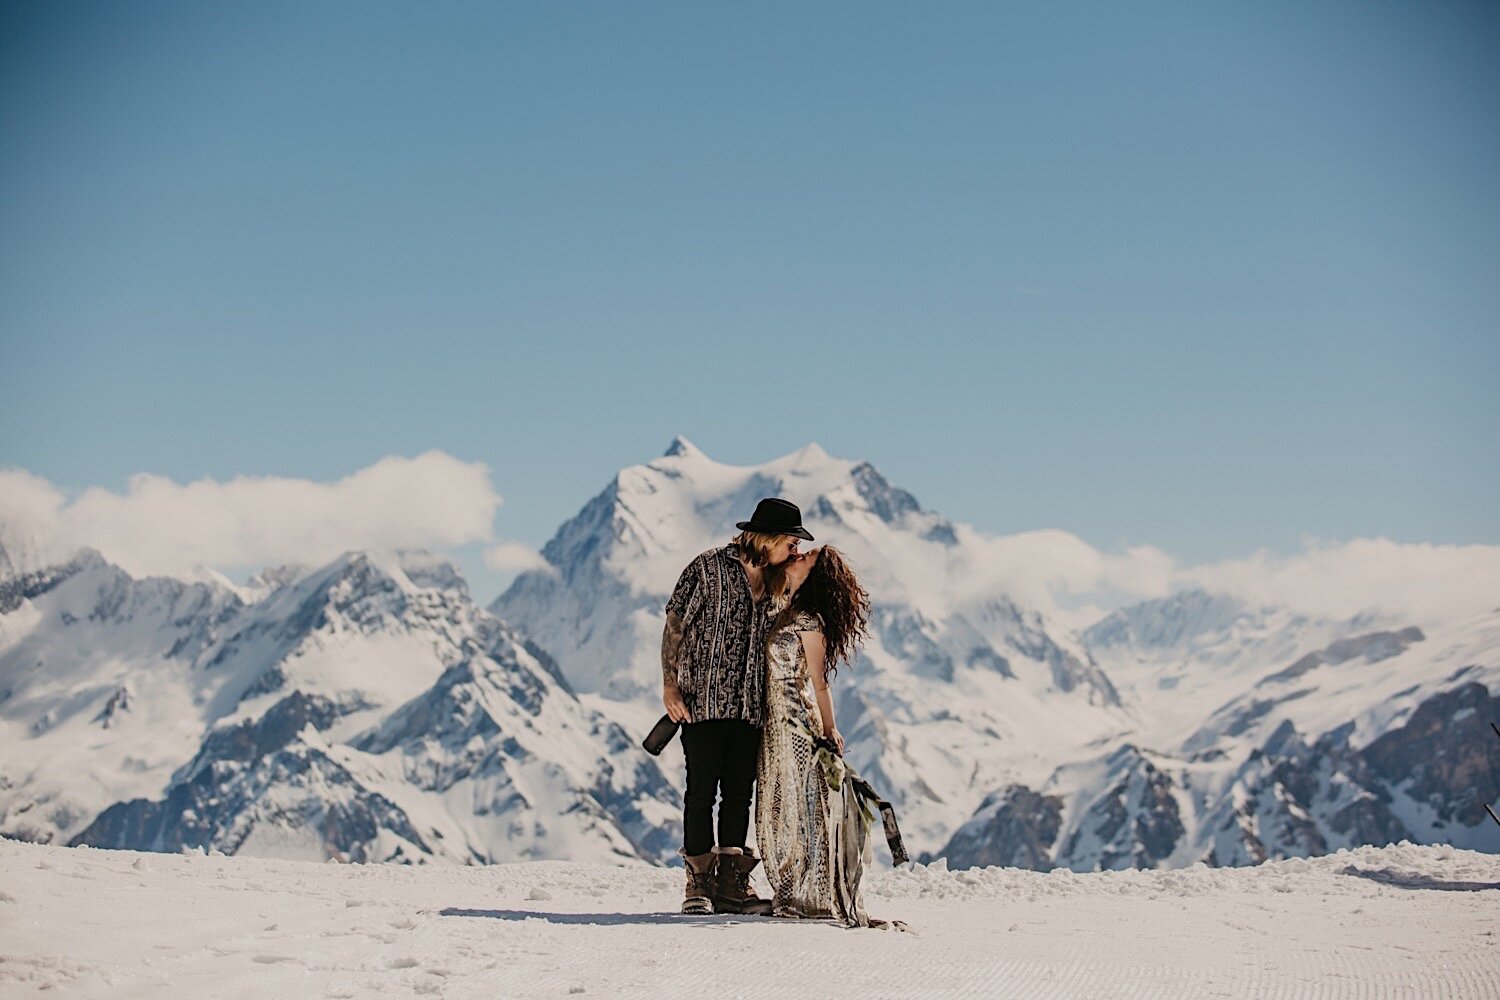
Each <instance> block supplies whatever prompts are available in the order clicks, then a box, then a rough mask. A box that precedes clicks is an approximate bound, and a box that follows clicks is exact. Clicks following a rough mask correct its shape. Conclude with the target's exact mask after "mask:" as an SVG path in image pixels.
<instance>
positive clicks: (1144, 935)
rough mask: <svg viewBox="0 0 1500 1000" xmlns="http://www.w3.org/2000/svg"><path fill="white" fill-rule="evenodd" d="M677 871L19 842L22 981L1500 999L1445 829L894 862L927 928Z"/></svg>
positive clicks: (2, 920) (521, 990)
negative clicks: (1249, 848)
mask: <svg viewBox="0 0 1500 1000" xmlns="http://www.w3.org/2000/svg"><path fill="white" fill-rule="evenodd" d="M681 880H682V873H681V871H680V870H678V869H661V868H652V867H647V866H645V865H639V866H632V867H611V866H606V865H594V864H582V863H573V862H562V861H538V862H521V863H514V864H504V865H494V866H490V867H475V868H459V867H449V866H421V867H401V866H395V865H341V864H332V863H330V864H313V863H308V862H293V861H272V860H263V859H252V858H237V857H222V856H202V855H162V854H140V853H135V852H130V851H99V850H87V849H69V848H59V847H48V846H40V845H31V844H22V843H17V842H13V841H0V997H7V998H9V997H22V996H37V995H41V996H69V997H110V998H116V997H195V998H196V997H234V998H236V1000H255V998H262V997H265V998H270V997H287V998H302V997H372V996H373V997H383V996H393V997H410V996H415V997H420V996H438V997H452V998H463V997H484V998H509V997H515V998H543V997H569V996H580V995H582V996H596V997H600V996H602V997H650V998H653V1000H656V998H663V997H699V996H701V997H725V998H733V997H747V998H750V997H785V996H818V997H833V998H839V997H851V998H852V997H859V998H864V1000H868V998H880V997H889V998H897V997H912V996H983V997H1010V996H1014V997H1026V998H1031V997H1039V998H1071V997H1079V998H1082V997H1088V998H1091V1000H1092V998H1097V997H1142V998H1144V997H1193V998H1201V997H1214V996H1224V997H1278V998H1280V997H1286V998H1291V997H1318V998H1322V997H1358V998H1374V997H1412V998H1417V997H1422V998H1426V997H1454V998H1466V997H1476V998H1477V997H1495V996H1500V949H1497V945H1496V936H1495V935H1496V931H1497V930H1500V909H1497V907H1500V858H1496V857H1494V856H1491V855H1484V854H1477V853H1474V852H1470V851H1461V850H1454V849H1452V848H1447V847H1416V846H1410V845H1400V846H1394V847H1385V848H1360V849H1358V850H1354V851H1346V852H1340V853H1338V854H1335V855H1331V856H1327V857H1322V858H1314V859H1310V860H1293V861H1281V862H1272V863H1269V864H1265V865H1261V866H1259V867H1256V868H1240V869H1207V868H1201V867H1197V868H1191V869H1187V870H1179V871H1127V872H1102V873H1094V874H1073V873H1070V872H1066V871H1063V870H1058V871H1055V872H1052V873H1048V874H1042V873H1036V872H1026V871H1020V870H1017V869H995V868H990V869H982V870H978V869H975V870H968V871H959V872H949V871H947V870H946V869H945V868H943V867H942V866H941V865H934V866H929V867H922V866H917V867H915V868H913V869H910V870H903V871H886V872H878V873H874V874H872V875H871V876H870V877H869V878H868V880H867V882H866V896H867V903H868V906H869V910H870V912H871V913H872V914H873V915H874V916H879V917H886V918H893V917H894V918H898V919H901V920H904V921H907V922H908V923H909V924H911V926H912V927H913V931H914V932H913V933H910V934H903V933H900V932H896V931H885V930H846V929H844V928H841V927H838V926H834V925H831V924H826V923H820V922H797V921H782V920H773V919H769V918H759V917H733V916H712V917H697V918H686V917H682V916H680V915H679V914H678V913H677V912H676V909H677V905H678V903H679V901H680V899H681V892H682V882H681ZM760 888H761V892H762V893H764V892H765V887H764V884H762V885H761V887H760Z"/></svg>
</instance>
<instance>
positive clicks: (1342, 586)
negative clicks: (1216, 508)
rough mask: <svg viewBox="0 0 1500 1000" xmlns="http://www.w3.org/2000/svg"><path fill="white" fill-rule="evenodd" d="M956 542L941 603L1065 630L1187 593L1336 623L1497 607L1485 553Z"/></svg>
mask: <svg viewBox="0 0 1500 1000" xmlns="http://www.w3.org/2000/svg"><path fill="white" fill-rule="evenodd" d="M964 542H965V546H964V549H962V550H960V552H959V554H958V555H957V557H956V558H955V559H954V560H953V561H951V562H950V564H949V565H948V567H947V570H946V575H947V588H946V590H947V592H948V594H949V595H950V596H951V597H955V598H957V599H959V600H960V601H963V600H969V599H974V598H979V599H984V598H987V597H989V596H991V595H993V594H995V593H1004V594H1007V595H1009V596H1010V597H1012V598H1013V599H1015V600H1016V601H1017V602H1018V603H1019V604H1021V605H1022V606H1023V607H1030V608H1036V609H1038V610H1040V611H1042V612H1043V613H1045V614H1047V615H1049V616H1050V617H1053V618H1055V619H1057V620H1059V621H1062V622H1064V623H1065V624H1068V625H1070V626H1075V627H1081V626H1084V625H1087V624H1089V623H1090V622H1092V621H1096V620H1098V618H1099V617H1102V616H1103V615H1104V614H1106V613H1107V612H1108V610H1109V609H1111V608H1113V607H1118V606H1120V605H1121V604H1125V603H1132V602H1135V601H1141V600H1148V599H1151V598H1157V597H1164V596H1167V595H1168V594H1171V593H1173V592H1176V591H1179V590H1183V589H1186V588H1189V587H1202V588H1204V589H1205V590H1209V591H1211V592H1214V593H1224V594H1231V595H1234V596H1236V597H1240V598H1242V599H1243V600H1245V601H1247V602H1249V603H1251V604H1255V605H1261V604H1268V605H1278V606H1284V607H1290V608H1294V609H1296V610H1298V611H1301V612H1304V613H1307V614H1314V615H1323V616H1328V617H1335V618H1345V617H1349V616H1352V615H1355V614H1358V613H1360V612H1363V611H1373V612H1376V613H1382V614H1388V615H1393V616H1398V617H1409V618H1411V619H1412V620H1413V621H1415V622H1421V621H1424V620H1432V619H1442V618H1450V617H1455V616H1462V615H1467V614H1472V613H1477V612H1480V611H1486V610H1491V609H1495V608H1500V546H1496V545H1478V544H1475V545H1435V544H1429V543H1400V542H1394V541H1391V540H1390V539H1388V538H1356V539H1352V540H1349V541H1344V542H1333V541H1326V540H1318V539H1313V538H1307V539H1304V540H1303V549H1302V550H1301V551H1300V552H1293V553H1287V554H1280V555H1278V554H1273V553H1269V552H1266V551H1264V550H1260V551H1257V552H1255V553H1254V554H1252V555H1250V556H1248V557H1245V558H1240V559H1228V560H1223V561H1219V562H1214V563H1203V564H1198V565H1184V564H1182V563H1180V562H1179V561H1178V560H1177V559H1175V558H1174V557H1173V556H1171V555H1170V554H1168V553H1166V552H1164V551H1162V550H1161V549H1158V548H1156V547H1154V546H1150V545H1140V546H1132V547H1129V548H1126V549H1125V550H1124V551H1122V552H1118V553H1107V552H1103V551H1101V550H1099V549H1097V548H1095V547H1094V546H1092V545H1090V544H1089V543H1088V542H1085V541H1084V540H1083V539H1081V538H1079V537H1078V536H1076V535H1073V534H1071V533H1069V532H1066V531H1058V530H1046V531H1030V532H1023V533H1020V534H1015V535H1005V536H1001V537H991V536H986V535H983V534H981V533H979V532H974V533H973V534H972V535H971V536H970V537H966V538H965V539H964Z"/></svg>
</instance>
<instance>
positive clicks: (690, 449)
mask: <svg viewBox="0 0 1500 1000" xmlns="http://www.w3.org/2000/svg"><path fill="white" fill-rule="evenodd" d="M661 457H662V458H706V457H708V456H706V455H704V454H703V451H702V449H700V448H699V447H698V446H697V445H695V444H693V442H691V441H689V440H688V439H687V438H685V437H683V436H682V435H681V434H679V435H677V436H676V437H674V438H673V439H672V443H671V444H670V445H668V446H667V450H666V451H664V452H662V456H661Z"/></svg>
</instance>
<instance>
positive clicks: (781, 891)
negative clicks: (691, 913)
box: [755, 612, 874, 927]
mask: <svg viewBox="0 0 1500 1000" xmlns="http://www.w3.org/2000/svg"><path fill="white" fill-rule="evenodd" d="M821 624H822V623H821V622H820V621H819V620H818V619H817V617H816V616H814V615H809V614H807V613H805V612H799V613H798V615H797V617H796V618H794V619H793V620H792V622H791V623H790V624H789V625H787V626H785V627H783V628H781V629H779V630H777V631H776V632H775V633H774V634H773V636H772V638H771V640H770V645H769V647H768V650H767V656H766V667H767V678H766V681H767V683H766V725H765V729H764V732H763V735H762V737H761V744H760V760H759V764H758V768H757V774H756V779H757V780H756V789H757V791H756V795H755V840H756V844H757V845H758V846H759V847H760V854H761V858H762V864H763V866H764V868H763V870H764V871H765V874H766V878H767V880H768V881H769V882H770V884H771V890H772V900H771V905H772V913H773V914H774V915H776V916H778V917H819V918H824V919H829V918H831V919H834V920H837V921H839V922H841V923H843V924H846V925H848V926H851V927H868V926H869V925H870V920H869V916H868V914H866V913H865V907H864V897H863V893H862V892H861V890H860V876H861V875H862V874H863V872H864V869H865V867H866V866H867V865H869V864H870V863H871V862H872V861H873V857H874V848H873V846H872V845H871V843H870V839H869V826H870V824H869V819H868V818H867V817H866V815H865V814H864V813H863V812H862V810H861V807H860V803H859V800H858V799H857V797H856V796H855V793H854V789H853V787H852V785H851V783H850V782H848V781H844V780H842V779H843V776H844V773H845V770H846V769H845V766H844V761H843V758H841V757H839V756H836V755H834V754H831V753H829V752H828V751H827V750H822V751H819V750H818V749H817V748H816V747H815V746H814V742H813V740H814V734H817V733H821V732H822V721H821V720H822V717H821V715H820V714H819V712H818V702H817V698H816V695H815V693H814V691H813V686H812V678H811V677H810V676H809V674H808V666H807V655H806V653H805V652H804V651H803V648H802V642H801V640H800V639H799V638H798V635H797V633H798V632H799V631H818V630H820V629H821Z"/></svg>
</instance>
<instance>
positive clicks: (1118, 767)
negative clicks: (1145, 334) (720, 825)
mask: <svg viewBox="0 0 1500 1000" xmlns="http://www.w3.org/2000/svg"><path fill="white" fill-rule="evenodd" d="M763 496H785V497H789V498H791V499H793V500H795V501H797V502H798V503H799V504H800V505H801V506H802V508H803V511H804V516H805V523H806V524H807V526H808V528H809V529H810V531H811V532H812V533H813V534H814V535H815V536H816V538H817V543H816V544H832V545H834V546H837V547H838V548H839V549H840V550H841V551H842V552H843V553H844V554H845V556H846V557H847V558H848V559H849V561H850V562H851V564H852V565H853V566H854V568H855V569H856V570H857V572H858V573H859V576H860V579H861V581H862V582H863V583H864V585H865V586H866V587H867V589H868V590H869V591H870V593H871V595H872V602H873V612H872V620H871V627H870V636H869V638H868V640H867V642H866V643H865V645H864V646H863V648H862V649H861V650H860V652H859V654H858V655H857V656H856V658H855V659H854V661H853V662H852V663H851V664H849V665H847V666H846V667H845V668H844V669H842V670H841V671H840V672H839V674H838V675H837V677H836V679H835V682H834V690H835V705H836V711H837V716H838V719H839V725H840V729H841V730H842V731H843V733H844V734H845V737H846V740H847V744H848V749H847V752H848V755H849V757H850V759H851V762H852V763H853V764H854V765H855V767H856V768H858V769H859V771H860V772H861V773H862V774H864V775H865V776H866V777H867V778H869V779H870V780H871V782H872V783H874V784H875V785H876V787H877V788H879V789H880V790H881V791H882V792H883V793H884V794H885V795H886V796H887V797H888V798H890V799H891V800H892V802H893V803H895V805H896V807H897V810H898V813H899V815H900V817H901V824H902V829H903V833H904V834H905V835H906V840H907V845H908V847H909V848H910V849H912V850H913V852H914V853H920V854H921V855H922V856H924V857H926V858H928V859H932V858H937V857H946V858H947V859H948V862H949V864H950V866H953V867H960V866H971V865H988V864H1000V865H1014V866H1019V867H1025V868H1033V869H1040V870H1047V869H1050V868H1053V867H1065V868H1073V869H1077V870H1093V869H1097V868H1105V869H1107V868H1125V867H1145V868H1154V867H1180V866H1185V865H1190V864H1193V863H1195V862H1199V861H1203V862H1206V863H1208V864H1211V865H1243V864H1253V863H1257V862H1259V861H1261V860H1265V859H1267V858H1282V857H1292V856H1307V855H1312V854H1322V853H1327V852H1329V851H1332V850H1336V849H1338V848H1339V847H1342V846H1355V845H1358V844H1364V843H1374V844H1384V843H1388V842H1395V841H1400V840H1409V841H1413V842H1418V843H1452V844H1454V845H1456V846H1463V847H1469V848H1473V849H1478V850H1486V851H1500V826H1496V825H1495V824H1493V823H1492V822H1491V821H1490V820H1489V818H1488V815H1487V814H1486V813H1485V811H1484V804H1485V803H1486V802H1494V801H1496V800H1500V739H1497V738H1496V737H1495V734H1494V733H1493V732H1491V731H1490V728H1489V721H1490V720H1494V719H1500V704H1497V703H1496V696H1495V695H1492V694H1491V692H1493V691H1496V690H1497V688H1496V682H1497V680H1500V607H1496V608H1493V609H1491V610H1489V611H1486V612H1484V613H1481V614H1467V615H1450V616H1447V617H1442V616H1438V617H1436V618H1434V617H1432V616H1427V617H1424V618H1422V619H1420V620H1418V619H1416V618H1413V617H1400V616H1392V615H1390V614H1377V613H1374V612H1365V613H1362V614H1359V615H1355V616H1352V617H1349V618H1343V619H1336V618H1328V617H1323V616H1319V615H1316V614H1311V613H1307V612H1304V611H1301V610H1299V609H1296V608H1291V607H1279V606H1256V605H1253V604H1251V603H1247V602H1246V601H1244V600H1242V599H1240V598H1237V597H1234V596H1232V595H1229V594H1223V593H1209V592H1206V591H1204V590H1185V591H1181V592H1178V593H1175V594H1172V595H1171V596H1168V597H1165V598H1161V599H1155V600H1149V601H1143V602H1139V603H1136V604H1133V605H1130V606H1127V607H1122V608H1118V609H1116V610H1114V611H1112V612H1110V613H1109V614H1107V615H1105V616H1104V617H1102V618H1101V619H1100V620H1099V621H1097V622H1095V623H1093V624H1092V625H1090V626H1088V627H1086V628H1082V629H1076V628H1073V627H1070V626H1069V625H1067V624H1065V623H1063V622H1061V621H1059V620H1057V619H1056V618H1055V617H1054V616H1052V615H1049V614H1048V613H1047V612H1046V611H1044V610H1042V609H1039V608H1035V607H1027V606H1025V605H1024V603H1023V602H1020V601H1018V600H1017V599H1016V598H1015V597H1013V596H1012V594H1011V593H1009V592H1008V591H1009V589H1010V588H1008V587H1007V586H1006V584H1005V582H1004V581H1005V580H1006V576H1005V574H1004V573H1002V572H997V571H996V569H997V568H996V567H995V565H994V563H995V560H996V558H997V556H996V549H995V546H994V545H993V539H992V538H990V537H989V536H986V535H984V534H983V533H981V532H979V531H977V530H975V529H974V528H972V527H969V526H967V525H964V524H960V523H955V522H952V521H950V520H948V519H947V518H945V517H943V516H942V515H940V514H938V513H936V512H933V511H930V510H927V509H925V508H924V507H923V506H922V505H921V504H920V503H919V502H918V501H917V500H916V498H915V497H914V496H913V495H912V494H911V493H909V492H907V491H905V490H903V489H901V488H899V487H897V486H895V485H893V484H891V483H890V482H889V481H887V480H886V478H885V477H884V476H883V475H881V473H880V472H879V471H878V470H877V469H876V468H875V467H874V466H873V465H871V464H870V463H868V462H864V461H852V460H846V459H839V458H835V457H833V456H830V455H828V454H827V453H826V452H824V451H823V450H822V449H821V448H819V447H817V446H816V445H809V446H807V447H806V448H803V449H801V450H800V451H797V452H795V453H793V454H791V455H787V456H784V457H782V458H779V459H776V460H774V461H771V462H768V463H765V464H762V465H757V466H734V465H727V464H723V463H719V462H716V461H714V460H712V459H711V458H709V457H708V456H707V455H705V454H704V453H703V452H701V451H700V450H699V449H697V448H696V447H694V446H693V445H692V444H691V443H690V442H688V441H686V440H684V439H681V438H679V439H677V440H676V441H674V442H673V443H672V446H671V447H670V448H669V449H668V450H667V452H666V453H665V454H664V455H662V456H661V457H659V458H657V459H655V460H653V461H651V462H648V463H645V464H643V465H638V466H632V467H630V468H626V469H623V470H621V471H620V472H619V473H618V474H616V475H615V476H614V477H613V478H612V479H611V480H610V481H609V483H607V484H606V485H605V487H604V489H603V490H601V492H600V493H599V494H598V495H596V496H595V497H594V498H593V499H591V500H590V501H588V502H587V503H586V504H584V505H583V507H582V509H581V510H580V511H579V513H578V514H577V515H576V516H575V517H573V518H572V519H570V520H568V521H567V522H566V523H564V524H563V525H561V526H560V527H559V528H558V530H557V532H556V533H555V534H554V536H553V537H552V539H551V540H550V541H549V542H548V543H547V544H546V546H545V547H544V548H543V549H542V551H541V555H542V560H543V565H541V566H540V567H539V568H536V569H532V570H528V571H526V572H524V573H521V574H520V575H519V576H517V577H516V578H515V580H514V582H513V583H512V584H511V586H510V587H509V589H507V590H506V591H505V592H504V593H503V594H502V595H501V596H500V597H498V598H497V599H496V600H495V601H494V602H493V603H492V604H491V605H490V606H489V607H488V608H485V607H480V606H479V605H477V604H476V603H475V602H474V600H473V599H472V597H471V595H470V594H469V591H468V588H467V586H466V584H465V582H464V580H463V579H462V577H461V576H460V574H459V573H458V571H457V570H456V569H455V568H454V567H453V566H452V565H451V564H450V563H448V562H446V561H444V560H442V559H439V558H436V557H434V556H431V555H429V554H426V553H421V552H396V553H382V552H375V551H369V552H351V553H346V554H344V555H343V556H341V557H340V558H338V559H336V560H334V561H333V562H331V563H329V564H326V565H322V566H314V567H302V566H283V567H275V568H269V569H266V570H264V571H263V572H261V573H260V574H258V575H257V576H255V577H254V578H252V579H251V580H249V581H248V582H246V583H245V584H243V585H237V584H234V583H232V582H230V581H229V580H227V579H223V578H219V577H216V576H215V575H214V574H204V575H203V577H202V578H201V579H194V580H175V579H167V578H147V579H134V578H132V577H131V576H129V575H128V574H127V573H125V572H124V571H123V570H121V569H120V568H118V567H117V566H114V565H112V564H111V563H110V562H109V561H108V560H107V559H106V558H105V557H104V556H102V555H101V554H99V553H97V552H93V551H88V550H85V551H82V552H79V553H77V554H75V555H74V556H73V557H72V558H71V559H69V560H67V561H65V562H62V563H56V564H52V565H35V560H34V559H28V558H26V557H24V556H23V554H22V553H21V552H20V548H19V547H18V546H13V547H11V554H10V555H7V546H6V545H5V544H3V543H4V542H5V540H6V538H7V536H6V535H5V534H4V530H3V526H0V746H3V747H4V748H5V752H4V754H3V758H4V762H3V763H0V835H4V836H8V837H13V838H19V839H26V840H37V841H48V842H58V843H86V844H94V845H99V846H116V847H131V848H138V849H150V850H181V849H184V848H188V849H191V848H203V849H207V850H221V851H223V852H225V853H249V854H259V855H269V856H285V857H313V858H323V857H342V858H347V859H350V860H380V861H386V860H394V861H407V862H412V863H424V862H427V861H448V862H458V863H485V862H491V861H498V860H513V859H521V858H543V857H555V858H573V859H581V860H610V861H616V862H627V863H639V862H647V863H653V864H661V863H670V862H671V861H672V860H673V858H674V856H675V851H676V848H677V845H678V844H679V843H680V813H681V783H682V765H681V755H680V751H679V750H677V748H676V747H675V745H674V747H672V748H670V749H669V750H668V752H667V753H666V754H664V755H663V756H662V757H661V758H652V757H650V756H647V755H646V754H645V753H644V752H643V751H641V749H640V747H639V743H638V740H639V738H640V737H641V736H642V735H643V734H644V732H645V731H646V729H647V728H649V726H650V724H651V723H652V722H653V721H654V720H655V719H656V717H657V716H658V715H659V714H660V712H661V705H660V666H659V650H658V646H659V640H660V633H661V627H662V612H661V609H662V606H663V604H664V603H665V600H666V596H667V594H668V593H669V591H670V590H671V587H672V585H673V583H674V582H675V580H676V578H677V575H678V573H679V572H680V570H681V569H682V567H683V566H684V565H686V563H687V562H688V561H689V560H690V559H691V558H692V557H693V556H694V555H696V554H697V553H699V552H701V551H703V550H704V549H707V548H709V547H711V546H714V545H719V544H723V543H724V542H726V541H728V539H729V538H730V537H731V536H732V534H733V533H734V528H733V524H734V522H735V521H736V520H739V519H742V518H744V517H746V516H748V513H749V511H750V510H751V509H753V507H754V505H755V502H756V501H757V500H758V499H759V498H761V497H763ZM1496 603H1497V605H1500V600H1497V602H1496ZM879 846H880V850H881V852H882V854H883V846H884V845H883V844H882V845H879Z"/></svg>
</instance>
